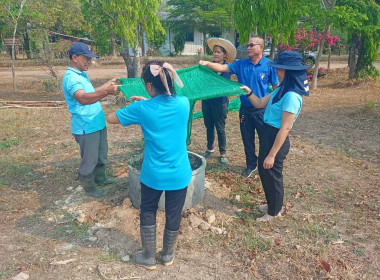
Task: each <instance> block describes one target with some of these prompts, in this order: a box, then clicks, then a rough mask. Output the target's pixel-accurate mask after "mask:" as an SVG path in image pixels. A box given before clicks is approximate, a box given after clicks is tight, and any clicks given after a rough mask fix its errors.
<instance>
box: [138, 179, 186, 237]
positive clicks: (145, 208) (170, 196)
mask: <svg viewBox="0 0 380 280" xmlns="http://www.w3.org/2000/svg"><path fill="white" fill-rule="evenodd" d="M140 183H141V182H140ZM162 192H163V191H159V190H155V189H152V188H149V187H148V186H147V185H144V184H143V183H141V206H140V208H141V213H140V223H141V226H152V225H155V224H156V213H157V209H158V201H159V200H160V197H161V194H162ZM186 192H187V187H186V188H184V189H180V190H174V191H165V216H166V224H165V228H166V229H167V230H170V231H177V230H179V226H180V225H181V218H182V208H183V205H184V204H185V199H186Z"/></svg>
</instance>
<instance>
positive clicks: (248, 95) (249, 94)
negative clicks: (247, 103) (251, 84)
mask: <svg viewBox="0 0 380 280" xmlns="http://www.w3.org/2000/svg"><path fill="white" fill-rule="evenodd" d="M252 94H253V91H252V90H251V92H250V93H248V94H246V95H245V96H247V97H250V96H251V95H252Z"/></svg>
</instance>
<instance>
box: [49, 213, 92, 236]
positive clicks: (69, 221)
mask: <svg viewBox="0 0 380 280" xmlns="http://www.w3.org/2000/svg"><path fill="white" fill-rule="evenodd" d="M89 227H91V224H90V223H83V224H80V223H77V221H76V219H75V217H74V215H73V214H71V213H68V212H65V213H64V218H63V219H62V221H61V222H60V223H59V224H58V225H56V226H55V227H54V229H53V230H52V231H51V232H49V235H51V236H52V237H54V238H58V239H63V238H67V237H71V238H75V239H76V240H82V239H84V238H85V237H86V236H87V230H88V228H89Z"/></svg>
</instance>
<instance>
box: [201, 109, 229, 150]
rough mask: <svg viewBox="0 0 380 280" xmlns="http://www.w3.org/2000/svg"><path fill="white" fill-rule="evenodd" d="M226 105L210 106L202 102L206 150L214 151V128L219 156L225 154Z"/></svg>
mask: <svg viewBox="0 0 380 280" xmlns="http://www.w3.org/2000/svg"><path fill="white" fill-rule="evenodd" d="M228 103H229V102H226V103H224V104H218V105H210V104H207V103H206V102H202V113H203V120H204V124H205V126H206V131H207V149H208V150H209V151H211V150H213V149H214V141H215V128H216V133H217V134H218V145H219V152H220V154H221V155H224V154H225V153H226V130H225V127H226V119H227V113H228Z"/></svg>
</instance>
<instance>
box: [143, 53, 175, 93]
mask: <svg viewBox="0 0 380 280" xmlns="http://www.w3.org/2000/svg"><path fill="white" fill-rule="evenodd" d="M150 65H159V66H161V67H162V66H163V65H164V62H163V61H160V60H151V61H148V62H147V63H145V65H144V67H143V68H142V73H141V79H142V80H143V82H144V84H146V83H151V84H152V86H154V88H155V90H156V91H157V93H159V94H166V93H167V91H166V88H165V86H164V84H163V83H162V81H161V78H160V75H157V76H153V75H152V73H151V72H150ZM163 71H164V73H165V76H166V80H167V81H168V87H169V91H170V93H171V94H172V96H176V92H175V87H174V83H173V79H172V77H171V76H170V74H169V70H168V69H166V68H163Z"/></svg>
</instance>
